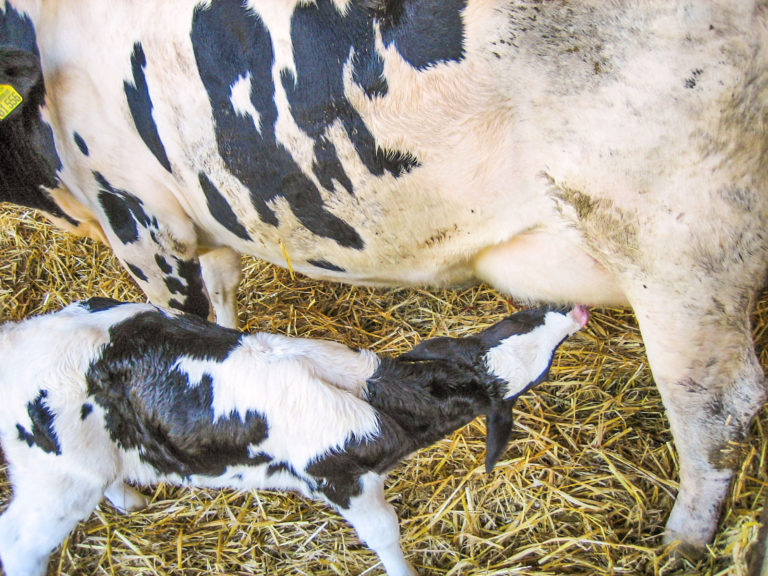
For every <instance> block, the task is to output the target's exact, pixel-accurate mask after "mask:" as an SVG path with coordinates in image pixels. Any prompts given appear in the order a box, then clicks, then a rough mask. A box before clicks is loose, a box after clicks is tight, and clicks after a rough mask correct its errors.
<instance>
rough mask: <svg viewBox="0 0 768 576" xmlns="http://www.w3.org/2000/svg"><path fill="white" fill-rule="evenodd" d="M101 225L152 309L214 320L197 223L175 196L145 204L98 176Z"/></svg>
mask: <svg viewBox="0 0 768 576" xmlns="http://www.w3.org/2000/svg"><path fill="white" fill-rule="evenodd" d="M96 180H97V182H98V183H99V189H100V190H99V194H98V201H99V205H100V208H101V215H100V221H101V224H102V228H103V229H104V232H105V234H106V236H107V239H108V241H109V244H110V246H111V247H112V249H113V251H114V252H115V255H116V256H117V257H118V258H119V259H120V261H121V262H122V264H123V266H125V268H126V269H127V270H128V272H129V273H130V274H131V276H132V277H133V278H134V280H136V283H137V284H138V285H139V287H140V288H141V289H142V291H143V292H144V293H145V294H146V295H147V297H148V298H149V300H150V301H151V302H152V303H153V304H157V305H158V306H162V307H165V308H172V309H175V310H180V311H183V312H189V313H192V314H196V315H198V316H201V317H203V318H208V317H209V316H210V311H211V307H210V303H209V300H208V294H207V292H206V290H205V286H204V283H203V277H202V271H201V268H200V261H199V259H198V257H197V235H196V233H195V227H194V224H193V223H192V221H191V220H190V219H189V218H188V217H187V215H186V214H185V213H184V212H183V210H181V208H180V207H179V205H178V204H177V203H176V202H175V201H174V200H173V198H172V197H170V195H161V194H160V193H158V194H156V195H155V197H149V199H147V200H142V199H140V198H139V197H137V196H134V195H133V194H131V193H130V192H128V191H126V190H123V189H120V188H118V187H116V186H114V185H113V184H111V183H110V182H108V181H107V180H106V178H104V177H103V176H101V175H100V174H97V176H96Z"/></svg>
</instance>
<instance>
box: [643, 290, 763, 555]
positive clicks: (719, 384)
mask: <svg viewBox="0 0 768 576" xmlns="http://www.w3.org/2000/svg"><path fill="white" fill-rule="evenodd" d="M696 298H697V301H696V302H692V301H687V302H680V301H679V300H678V301H673V299H672V298H670V297H669V296H668V295H666V296H664V297H658V298H653V299H652V300H645V302H643V303H640V304H638V303H636V302H633V304H634V308H635V313H636V315H637V319H638V322H639V324H640V329H641V331H642V334H643V340H644V342H645V346H646V350H647V354H648V359H649V361H650V364H651V369H652V371H653V376H654V379H655V381H656V384H657V386H658V389H659V392H660V393H661V396H662V399H663V401H664V406H665V408H666V413H667V417H668V419H669V424H670V428H671V430H672V434H673V436H674V440H675V446H676V449H677V452H678V457H679V463H680V489H679V492H678V495H677V499H676V501H675V505H674V508H673V509H672V513H671V515H670V517H669V520H668V521H667V527H666V532H665V540H666V541H667V542H668V543H671V542H675V541H680V542H681V551H682V552H683V553H688V554H691V553H693V554H696V553H700V552H703V551H704V550H705V546H706V545H707V544H709V543H710V542H711V541H712V539H713V537H714V534H715V530H716V527H717V523H718V520H719V517H720V511H721V507H722V504H723V502H724V501H725V498H726V496H727V492H728V488H729V486H730V483H731V479H732V478H733V474H734V470H735V469H736V468H737V467H738V466H739V464H740V462H741V459H742V457H743V443H744V441H745V438H746V435H747V432H748V429H749V425H750V423H751V421H752V419H753V417H754V416H755V414H756V413H757V412H758V410H760V408H761V407H762V406H763V404H764V402H765V400H766V385H765V378H764V376H763V372H762V369H761V368H760V365H759V363H758V360H757V357H756V355H755V352H754V344H753V341H752V336H751V330H750V321H749V312H750V310H749V308H750V307H749V306H748V305H747V304H746V303H747V302H749V301H750V298H737V299H733V300H732V302H734V303H743V305H742V306H741V308H740V307H739V304H733V305H732V306H731V307H730V309H729V307H728V306H727V305H723V303H722V301H721V300H719V299H718V298H716V297H711V298H707V297H705V296H704V295H703V294H701V293H699V294H697V295H696ZM651 302H652V305H651Z"/></svg>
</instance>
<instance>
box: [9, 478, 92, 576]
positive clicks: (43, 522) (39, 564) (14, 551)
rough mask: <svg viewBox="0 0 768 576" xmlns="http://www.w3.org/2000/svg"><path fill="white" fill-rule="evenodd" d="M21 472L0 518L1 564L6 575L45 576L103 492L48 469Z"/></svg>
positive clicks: (83, 480)
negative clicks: (52, 556)
mask: <svg viewBox="0 0 768 576" xmlns="http://www.w3.org/2000/svg"><path fill="white" fill-rule="evenodd" d="M24 472H25V474H19V475H14V479H16V478H18V481H15V482H14V486H13V500H12V501H11V504H10V505H9V506H8V509H7V510H6V511H5V512H4V513H3V515H2V516H0V560H2V565H3V569H4V574H5V576H44V575H45V573H46V567H47V564H48V558H49V556H50V554H51V552H53V550H54V549H55V548H56V547H57V546H59V545H60V544H61V543H62V542H63V541H64V538H66V536H67V534H69V532H70V531H71V530H72V529H73V528H74V527H75V526H76V525H77V523H78V522H80V521H81V520H84V519H85V518H87V517H88V516H89V515H90V514H91V512H93V510H94V509H95V508H96V507H97V506H98V505H99V502H100V501H101V499H102V491H101V488H100V487H98V486H94V485H93V484H92V483H90V482H88V480H86V479H82V478H72V477H70V476H66V475H62V474H56V473H55V472H52V471H51V470H50V467H49V469H40V470H34V471H30V470H25V471H24ZM28 473H29V474H33V475H31V476H29V475H28ZM41 479H45V482H41Z"/></svg>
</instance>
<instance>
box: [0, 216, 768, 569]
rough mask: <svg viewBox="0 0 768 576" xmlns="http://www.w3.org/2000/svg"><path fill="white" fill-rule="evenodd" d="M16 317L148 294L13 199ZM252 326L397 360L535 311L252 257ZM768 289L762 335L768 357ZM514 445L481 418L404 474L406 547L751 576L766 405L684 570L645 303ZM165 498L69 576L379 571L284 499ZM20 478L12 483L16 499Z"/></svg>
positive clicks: (521, 565) (558, 371) (100, 543)
mask: <svg viewBox="0 0 768 576" xmlns="http://www.w3.org/2000/svg"><path fill="white" fill-rule="evenodd" d="M0 250H1V252H0V254H2V258H0V321H7V320H18V319H21V318H24V317H27V316H30V315H34V314H40V313H44V312H47V311H51V310H56V309H58V308H60V307H61V306H63V305H65V304H67V303H69V302H72V301H74V300H78V299H83V298H87V297H90V296H109V297H113V298H118V299H121V300H129V301H138V302H140V301H145V298H144V296H143V295H142V294H141V292H140V291H139V290H137V288H136V287H135V286H134V285H133V284H132V282H131V281H130V280H129V278H128V276H127V275H126V273H125V272H124V271H123V269H122V268H121V267H120V265H119V263H118V262H117V260H116V259H115V258H114V256H113V255H112V253H111V252H110V251H109V249H108V248H106V247H104V246H101V245H99V244H96V243H94V242H92V241H89V240H84V239H78V238H75V237H74V236H72V235H70V234H66V233H64V232H61V231H59V230H57V229H56V228H54V227H52V226H50V225H49V224H47V223H46V222H45V221H44V220H43V219H42V218H41V217H40V216H39V215H38V214H36V213H35V212H34V211H31V210H24V209H18V208H11V207H2V208H0ZM243 267H244V279H243V282H242V285H241V287H240V292H239V307H240V321H241V323H242V325H243V327H244V329H245V330H247V331H257V330H268V331H272V332H280V333H284V334H291V335H297V336H302V337H313V338H328V339H333V340H337V341H341V342H344V343H346V344H348V345H351V346H355V347H367V348H372V349H374V350H375V351H377V352H379V353H387V354H395V353H399V352H403V351H405V350H408V349H409V348H410V347H411V346H413V344H414V343H416V342H418V341H419V340H420V339H423V338H427V337H430V336H434V335H442V334H450V335H453V336H462V335H467V334H473V333H476V332H477V331H478V330H480V329H482V328H484V327H487V326H489V325H491V324H492V323H493V322H495V321H497V320H498V319H499V318H500V317H502V316H504V315H506V314H508V313H510V312H511V311H514V310H516V309H518V306H517V305H516V304H515V303H512V302H509V301H508V300H506V299H505V298H503V297H502V296H500V295H499V294H498V293H496V292H495V291H493V290H491V289H489V288H488V287H486V286H478V287H473V288H468V289H462V290H424V289H419V290H403V289H401V290H378V289H372V288H366V287H352V286H348V285H343V284H335V283H329V282H316V281H312V280H309V279H307V278H305V277H302V276H301V275H298V274H295V277H294V278H293V279H292V277H291V273H290V272H289V271H287V270H284V269H281V268H277V267H274V266H270V265H267V264H264V263H263V262H260V261H258V260H255V259H253V258H243ZM766 328H768V299H767V298H765V297H764V298H763V299H761V300H760V301H759V302H758V304H757V306H756V311H755V329H754V334H755V338H756V340H757V349H758V353H759V356H760V359H761V362H762V364H763V366H764V367H765V366H766V365H768V347H766V343H767V342H768V330H766ZM515 419H516V421H515V436H514V440H513V443H512V445H511V446H510V448H509V449H508V450H507V452H506V453H505V454H504V455H503V457H502V459H501V461H500V462H499V465H498V466H497V467H496V469H495V470H494V471H493V472H492V473H491V474H490V475H486V474H485V473H484V471H483V457H484V451H485V427H484V423H483V421H482V420H476V421H475V422H473V423H471V424H469V425H468V426H466V427H464V428H462V429H461V430H459V431H457V432H456V433H455V434H453V435H452V436H450V437H449V438H446V439H444V440H442V441H440V442H438V443H437V444H436V445H435V446H433V447H430V448H427V449H425V450H422V451H420V452H418V453H417V454H415V455H414V456H413V457H412V458H410V459H409V460H408V461H406V462H404V463H403V464H401V465H400V466H398V467H397V468H396V470H395V471H394V472H393V473H392V474H391V475H390V479H389V481H388V483H387V492H386V496H387V499H388V500H389V501H391V502H392V503H393V505H394V506H395V508H396V509H397V512H398V515H399V517H400V524H401V531H402V539H401V542H402V546H403V549H404V551H405V554H406V556H407V557H408V558H409V560H410V561H411V562H412V563H413V564H414V565H415V566H416V568H417V569H418V570H420V571H421V573H423V574H438V575H445V576H457V575H488V576H490V575H511V574H525V575H553V574H589V575H603V574H605V575H607V574H652V575H662V574H706V575H713V576H714V575H725V574H728V575H730V574H733V575H743V574H745V573H746V572H745V571H746V563H745V557H746V551H747V549H748V546H749V544H750V543H751V542H752V541H753V540H754V539H755V537H756V534H757V520H758V518H759V514H760V511H761V508H762V504H763V499H764V498H765V496H766V493H768V489H767V486H766V454H767V452H768V447H767V446H768V444H767V443H766V429H767V427H766V413H765V411H763V412H762V413H761V414H760V416H759V418H758V419H757V421H756V422H755V424H754V425H753V427H752V434H751V436H750V442H751V450H750V451H749V452H748V454H747V457H746V459H745V460H744V462H743V464H742V466H741V468H740V469H739V470H738V472H737V475H736V479H735V481H734V484H733V487H732V489H731V492H730V496H729V498H728V502H727V504H726V509H725V511H724V515H723V521H722V524H721V527H720V529H719V531H718V536H717V538H716V540H715V542H714V544H713V546H712V548H711V552H710V554H709V555H708V557H707V558H706V559H705V560H703V561H702V562H700V563H699V564H698V565H695V566H694V565H690V564H688V565H684V566H682V567H674V566H673V565H672V563H671V562H670V559H669V556H668V555H667V553H666V552H667V551H665V550H664V549H663V548H662V547H660V546H659V536H660V534H661V532H662V530H663V525H664V521H665V520H666V518H667V515H668V514H669V511H670V509H671V506H672V502H673V497H674V494H675V491H676V487H677V480H676V478H677V476H676V475H677V460H676V458H675V453H674V450H673V447H672V439H671V436H670V433H669V427H668V423H667V421H666V418H665V416H664V409H663V406H662V404H661V399H660V398H659V395H658V393H657V391H656V389H655V387H654V385H653V381H652V378H651V374H650V370H649V369H648V365H647V360H646V358H645V356H644V351H643V346H642V340H641V338H640V334H639V331H638V329H637V324H636V322H635V319H634V317H633V315H632V314H631V312H630V311H629V310H626V309H597V310H593V311H592V317H591V320H590V323H589V325H588V326H587V328H586V329H585V330H584V331H582V332H580V333H579V334H577V335H576V336H574V337H573V338H572V339H570V340H569V341H568V342H566V344H565V345H564V346H563V347H562V348H561V350H560V352H559V353H558V354H557V356H556V359H555V362H554V365H553V367H552V371H551V381H550V382H548V383H545V384H543V385H540V386H539V387H537V388H536V389H535V390H533V391H531V392H529V393H527V394H525V395H524V396H523V397H522V398H521V399H520V401H519V402H518V403H517V407H516V409H515ZM142 491H143V492H144V494H146V495H147V496H149V497H150V501H151V504H150V506H149V507H148V508H147V509H145V510H143V511H141V512H138V513H134V514H130V515H127V516H123V515H120V514H118V513H117V512H115V510H114V509H113V508H112V507H111V506H110V505H109V504H107V503H104V504H102V505H101V507H100V509H99V510H97V511H96V512H95V513H94V514H92V515H91V516H90V517H89V518H88V519H87V520H86V521H84V522H83V523H82V524H80V525H79V526H78V528H77V529H76V530H75V531H74V532H73V533H72V534H71V535H70V537H69V538H68V539H67V541H66V542H65V543H64V545H63V546H62V548H61V550H59V551H57V552H56V553H55V555H54V558H53V560H52V561H51V563H50V565H49V574H51V575H57V576H58V575H67V576H76V575H117V576H121V575H137V576H138V575H140V574H159V575H168V576H178V575H181V574H184V575H195V574H206V575H207V574H228V575H229V574H232V575H244V574H277V575H283V574H285V575H288V574H290V575H294V574H300V575H303V574H306V575H313V576H330V575H338V574H358V575H359V574H381V573H382V568H381V566H380V565H379V564H378V561H377V558H376V557H375V555H374V554H373V553H372V552H370V551H369V550H368V549H367V548H365V547H364V546H362V545H361V544H360V543H359V541H358V539H357V538H356V536H355V535H354V533H353V531H352V529H351V528H350V527H349V526H348V525H347V524H346V523H345V522H344V521H343V520H342V519H341V518H340V517H338V516H337V515H336V514H335V513H333V512H332V511H331V510H329V509H327V508H325V507H323V506H322V505H320V504H317V503H312V502H308V501H306V500H304V499H302V498H300V497H298V496H294V495H290V494H278V493H272V492H260V493H251V492H234V491H216V490H203V489H182V488H176V487H173V486H169V485H165V484H160V485H157V486H149V487H142ZM9 498H10V488H9V486H8V483H7V479H6V477H5V475H4V474H3V475H2V476H1V477H0V501H2V502H3V503H4V504H7V502H8V499H9Z"/></svg>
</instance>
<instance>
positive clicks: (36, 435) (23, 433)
mask: <svg viewBox="0 0 768 576" xmlns="http://www.w3.org/2000/svg"><path fill="white" fill-rule="evenodd" d="M47 397H48V392H47V391H45V390H41V391H40V393H39V394H38V395H37V398H35V399H34V400H33V401H32V402H30V403H29V404H27V414H29V419H30V421H31V422H32V431H31V432H30V431H28V430H27V429H26V428H24V426H22V425H21V424H16V430H17V431H18V433H19V440H22V441H24V442H26V443H27V444H28V445H29V446H30V447H32V446H37V447H38V448H40V449H41V450H43V451H44V452H48V453H49V454H57V455H58V454H61V446H60V445H59V438H58V436H57V435H56V432H55V430H54V429H53V413H52V412H51V411H50V410H49V409H48V406H46V405H45V399H46V398H47Z"/></svg>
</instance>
